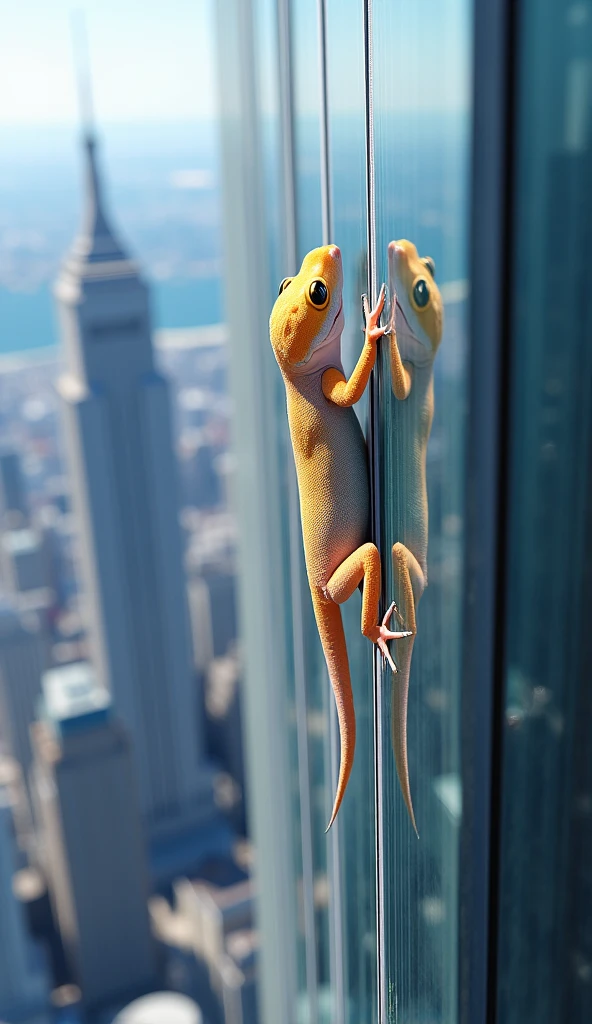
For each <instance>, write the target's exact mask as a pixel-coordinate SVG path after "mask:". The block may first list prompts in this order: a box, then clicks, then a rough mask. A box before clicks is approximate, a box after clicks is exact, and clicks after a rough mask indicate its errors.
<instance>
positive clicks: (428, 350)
mask: <svg viewBox="0 0 592 1024" xmlns="http://www.w3.org/2000/svg"><path fill="white" fill-rule="evenodd" d="M388 265H389V287H390V292H391V295H394V296H396V304H395V308H394V309H393V310H392V311H391V317H394V319H395V324H394V326H395V327H396V331H397V342H398V345H399V351H400V353H401V358H402V359H405V360H406V361H407V362H410V363H413V364H414V365H415V366H421V365H422V364H425V363H429V362H431V360H432V359H433V358H434V356H435V354H436V352H437V350H438V345H439V344H440V341H441V339H442V326H443V321H444V315H443V303H442V296H441V295H440V291H439V288H438V285H437V284H436V281H435V279H434V278H435V273H436V268H435V265H434V261H433V260H432V259H431V258H430V257H429V256H424V257H421V256H419V255H418V252H417V249H416V248H415V246H414V245H413V242H408V241H407V240H406V239H405V238H402V239H400V240H399V241H398V242H391V243H390V244H389V247H388Z"/></svg>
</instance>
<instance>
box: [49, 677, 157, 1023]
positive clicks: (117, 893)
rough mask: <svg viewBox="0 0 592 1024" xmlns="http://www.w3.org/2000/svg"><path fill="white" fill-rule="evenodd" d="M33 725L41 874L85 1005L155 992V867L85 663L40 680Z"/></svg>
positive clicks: (117, 745)
mask: <svg viewBox="0 0 592 1024" xmlns="http://www.w3.org/2000/svg"><path fill="white" fill-rule="evenodd" d="M43 694H44V697H43V705H42V720H41V721H40V722H36V723H35V725H34V726H33V742H34V747H35V767H34V778H35V786H36V797H37V800H36V804H37V809H38V814H39V818H40V822H39V824H40V831H41V849H42V850H43V867H44V869H45V872H46V874H47V877H48V881H49V888H50V892H51V896H52V902H53V905H54V908H55V913H56V917H57V921H58V925H59V929H60V933H61V936H62V941H63V943H64V948H65V950H66V954H67V957H68V960H69V963H70V965H71V969H72V971H73V973H74V975H75V977H76V980H77V983H78V984H79V985H80V988H81V990H82V995H83V1000H84V1003H85V1005H86V1006H87V1007H90V1008H92V1007H98V1006H101V1005H107V1004H110V1003H111V1002H112V1001H116V1000H123V999H126V998H128V997H129V996H131V995H133V994H138V993H140V992H142V991H148V990H150V989H151V988H152V987H153V985H154V983H155V961H154V949H153V943H152V938H151V934H150V923H149V915H148V902H147V901H148V893H149V884H148V869H147V862H146V854H145V848H144V836H143V832H142V825H141V816H140V806H139V801H138V793H137V788H136V779H135V770H134V765H133V759H132V756H131V750H130V741H129V738H128V734H127V731H126V729H125V727H124V726H123V724H122V723H121V722H119V721H118V720H117V719H116V718H115V717H114V715H113V714H112V712H111V702H110V698H109V696H108V694H107V691H106V690H105V689H104V687H102V686H100V685H99V684H98V683H97V681H96V679H95V677H94V674H93V672H92V669H91V668H90V666H89V665H88V664H86V663H84V662H79V663H77V664H76V663H75V664H72V665H67V666H65V667H63V668H59V669H52V670H51V671H50V672H47V673H45V675H44V677H43Z"/></svg>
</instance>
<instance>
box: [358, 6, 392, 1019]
mask: <svg viewBox="0 0 592 1024" xmlns="http://www.w3.org/2000/svg"><path fill="white" fill-rule="evenodd" d="M372 13H373V12H372V0H363V19H364V90H365V129H366V197H367V199H366V217H367V253H368V281H367V289H368V300H369V303H370V308H373V307H374V303H375V302H376V300H377V297H378V284H377V252H376V187H375V186H376V178H375V162H374V157H375V155H374V61H373V44H374V40H373V29H372ZM379 373H380V360H377V362H376V366H375V367H374V369H373V371H372V376H371V378H370V387H369V403H368V451H369V464H370V502H371V525H372V540H373V541H374V543H375V544H376V545H377V547H378V549H379V550H380V547H381V545H380V494H379V480H380V473H379V440H380V438H379V421H378V400H379V391H380V379H379ZM383 681H384V680H383V672H382V665H381V662H380V656H379V652H378V650H377V649H375V651H374V657H373V697H374V701H373V731H374V793H375V828H376V838H375V842H376V962H377V987H378V1013H379V1022H380V1024H386V1020H387V991H386V976H385V961H384V958H385V931H384V929H385V918H384V874H383V868H382V853H383V848H384V842H383V802H384V794H383V772H382V762H383V720H382V708H383Z"/></svg>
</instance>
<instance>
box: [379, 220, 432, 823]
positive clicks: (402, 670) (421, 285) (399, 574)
mask: <svg viewBox="0 0 592 1024" xmlns="http://www.w3.org/2000/svg"><path fill="white" fill-rule="evenodd" d="M435 272H436V268H435V265H434V261H433V260H432V259H431V258H430V257H420V256H419V255H418V252H417V249H416V247H415V246H414V245H413V243H412V242H408V241H407V240H406V239H401V240H400V241H397V242H391V243H390V244H389V247H388V283H389V293H390V295H391V300H392V301H391V311H390V317H389V325H388V327H387V329H386V330H385V335H386V336H390V347H389V348H390V370H391V386H392V390H393V394H394V396H395V398H396V399H397V400H398V402H399V410H398V415H397V446H398V453H399V455H400V458H401V461H400V466H401V476H400V479H401V481H402V483H401V487H402V496H403V501H404V504H405V515H404V536H403V537H402V538H401V539H399V540H398V541H397V542H396V543H395V544H394V545H393V548H392V560H393V578H394V585H395V595H396V597H397V607H396V614H397V617H398V619H399V622H401V623H402V622H404V623H405V624H406V626H407V627H408V628H409V630H410V631H411V636H409V637H408V638H406V639H403V640H402V641H401V643H400V645H398V646H397V666H398V669H399V671H398V673H397V674H396V675H395V676H393V683H392V705H391V735H392V743H393V750H394V754H395V763H396V767H397V774H398V776H399V783H400V786H401V791H402V793H403V799H404V801H405V804H406V807H407V811H408V813H409V817H410V819H411V823H412V825H413V828H414V829H415V832H416V834H418V833H417V826H416V823H415V814H414V812H413V804H412V801H411V790H410V786H409V765H408V759H407V703H408V697H409V675H410V671H411V657H412V654H413V644H414V642H415V636H416V633H417V620H416V613H417V606H418V604H419V600H420V598H421V595H422V594H423V592H424V590H425V588H426V587H427V583H428V568H427V554H428V496H427V485H426V451H427V445H428V439H429V436H430V431H431V427H432V419H433V414H434V374H433V368H434V358H435V356H436V352H437V351H438V347H439V345H440V341H441V339H442V330H443V323H444V315H443V303H442V296H441V295H440V291H439V289H438V286H437V284H436V282H435V279H434V278H435Z"/></svg>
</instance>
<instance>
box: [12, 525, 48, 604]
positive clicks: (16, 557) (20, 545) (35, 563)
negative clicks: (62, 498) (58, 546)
mask: <svg viewBox="0 0 592 1024" xmlns="http://www.w3.org/2000/svg"><path fill="white" fill-rule="evenodd" d="M1 544H2V549H1V554H2V576H3V579H4V583H5V585H6V588H7V589H8V590H10V591H11V592H13V593H17V592H18V593H25V592H26V591H29V590H42V589H43V588H44V587H46V586H47V584H48V580H49V575H48V566H47V561H46V557H45V553H44V550H43V538H42V537H41V534H40V533H38V531H37V530H31V529H29V528H28V527H27V528H24V529H19V530H6V531H5V532H4V533H2V537H1Z"/></svg>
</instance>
